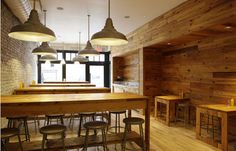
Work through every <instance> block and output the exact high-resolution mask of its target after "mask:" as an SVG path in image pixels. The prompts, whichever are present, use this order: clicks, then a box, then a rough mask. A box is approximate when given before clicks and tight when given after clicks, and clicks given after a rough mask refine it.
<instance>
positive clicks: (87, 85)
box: [29, 83, 96, 87]
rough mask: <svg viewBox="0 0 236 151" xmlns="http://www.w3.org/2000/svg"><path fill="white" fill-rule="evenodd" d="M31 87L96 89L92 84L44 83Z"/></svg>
mask: <svg viewBox="0 0 236 151" xmlns="http://www.w3.org/2000/svg"><path fill="white" fill-rule="evenodd" d="M29 86H30V87H95V86H96V85H95V84H90V83H80V84H76V83H44V84H30V85H29Z"/></svg>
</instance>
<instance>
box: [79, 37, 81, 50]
mask: <svg viewBox="0 0 236 151" xmlns="http://www.w3.org/2000/svg"><path fill="white" fill-rule="evenodd" d="M80 45H81V32H79V51H80V47H81V46H80Z"/></svg>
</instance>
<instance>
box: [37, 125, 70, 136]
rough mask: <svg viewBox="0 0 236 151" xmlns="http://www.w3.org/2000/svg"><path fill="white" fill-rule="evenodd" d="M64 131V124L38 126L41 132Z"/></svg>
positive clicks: (55, 132) (53, 132)
mask: <svg viewBox="0 0 236 151" xmlns="http://www.w3.org/2000/svg"><path fill="white" fill-rule="evenodd" d="M65 131H66V126H64V125H47V126H44V127H42V128H40V133H41V134H57V133H63V132H65Z"/></svg>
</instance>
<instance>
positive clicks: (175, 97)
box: [155, 95, 188, 101]
mask: <svg viewBox="0 0 236 151" xmlns="http://www.w3.org/2000/svg"><path fill="white" fill-rule="evenodd" d="M155 98H156V99H163V100H167V101H174V100H188V98H181V97H179V96H177V95H164V96H156V97H155Z"/></svg>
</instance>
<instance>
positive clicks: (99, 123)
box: [83, 121, 107, 151]
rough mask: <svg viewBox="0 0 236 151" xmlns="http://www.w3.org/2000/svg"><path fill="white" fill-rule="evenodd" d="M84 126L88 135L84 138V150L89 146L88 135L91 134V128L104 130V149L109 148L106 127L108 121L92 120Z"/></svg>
mask: <svg viewBox="0 0 236 151" xmlns="http://www.w3.org/2000/svg"><path fill="white" fill-rule="evenodd" d="M84 128H85V129H86V135H85V139H84V149H83V151H87V148H88V136H89V130H94V131H95V130H99V129H100V130H101V131H102V142H103V150H104V151H106V150H107V141H106V128H107V123H106V122H103V121H92V122H87V123H85V124H84Z"/></svg>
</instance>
